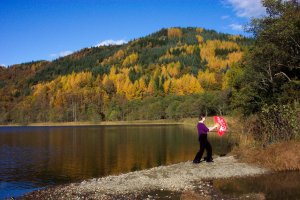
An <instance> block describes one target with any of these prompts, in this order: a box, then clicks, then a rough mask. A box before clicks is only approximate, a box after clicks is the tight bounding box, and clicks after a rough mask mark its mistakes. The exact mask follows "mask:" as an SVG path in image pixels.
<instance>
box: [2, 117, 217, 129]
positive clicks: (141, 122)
mask: <svg viewBox="0 0 300 200" xmlns="http://www.w3.org/2000/svg"><path fill="white" fill-rule="evenodd" d="M197 122H198V119H197V118H182V119H178V120H175V119H157V120H126V121H77V122H34V123H26V124H24V123H23V124H22V123H14V124H0V127H11V126H101V125H103V126H114V125H168V124H170V125H172V124H174V125H178V124H184V125H192V126H194V125H196V124H197ZM212 124H213V119H212V117H208V119H207V125H208V126H210V125H212Z"/></svg>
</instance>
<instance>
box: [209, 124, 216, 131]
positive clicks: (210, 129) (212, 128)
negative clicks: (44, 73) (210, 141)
mask: <svg viewBox="0 0 300 200" xmlns="http://www.w3.org/2000/svg"><path fill="white" fill-rule="evenodd" d="M215 128H218V125H217V124H216V125H214V126H213V127H209V128H208V129H209V131H212V130H214V129H215Z"/></svg>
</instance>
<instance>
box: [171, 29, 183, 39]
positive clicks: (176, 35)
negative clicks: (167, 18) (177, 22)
mask: <svg viewBox="0 0 300 200" xmlns="http://www.w3.org/2000/svg"><path fill="white" fill-rule="evenodd" d="M168 37H170V38H181V37H182V30H181V29H180V28H169V29H168Z"/></svg>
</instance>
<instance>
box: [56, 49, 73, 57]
mask: <svg viewBox="0 0 300 200" xmlns="http://www.w3.org/2000/svg"><path fill="white" fill-rule="evenodd" d="M72 53H73V51H69V50H67V51H61V52H59V53H53V54H50V57H51V58H57V57H65V56H67V55H70V54H72Z"/></svg>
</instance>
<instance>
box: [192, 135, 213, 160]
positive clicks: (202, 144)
mask: <svg viewBox="0 0 300 200" xmlns="http://www.w3.org/2000/svg"><path fill="white" fill-rule="evenodd" d="M199 143H200V150H199V151H198V153H197V154H196V156H195V158H194V162H200V160H201V158H202V155H203V153H204V150H205V149H206V153H207V158H206V159H207V160H211V159H212V148H211V145H210V143H209V142H208V140H207V134H200V136H199Z"/></svg>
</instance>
